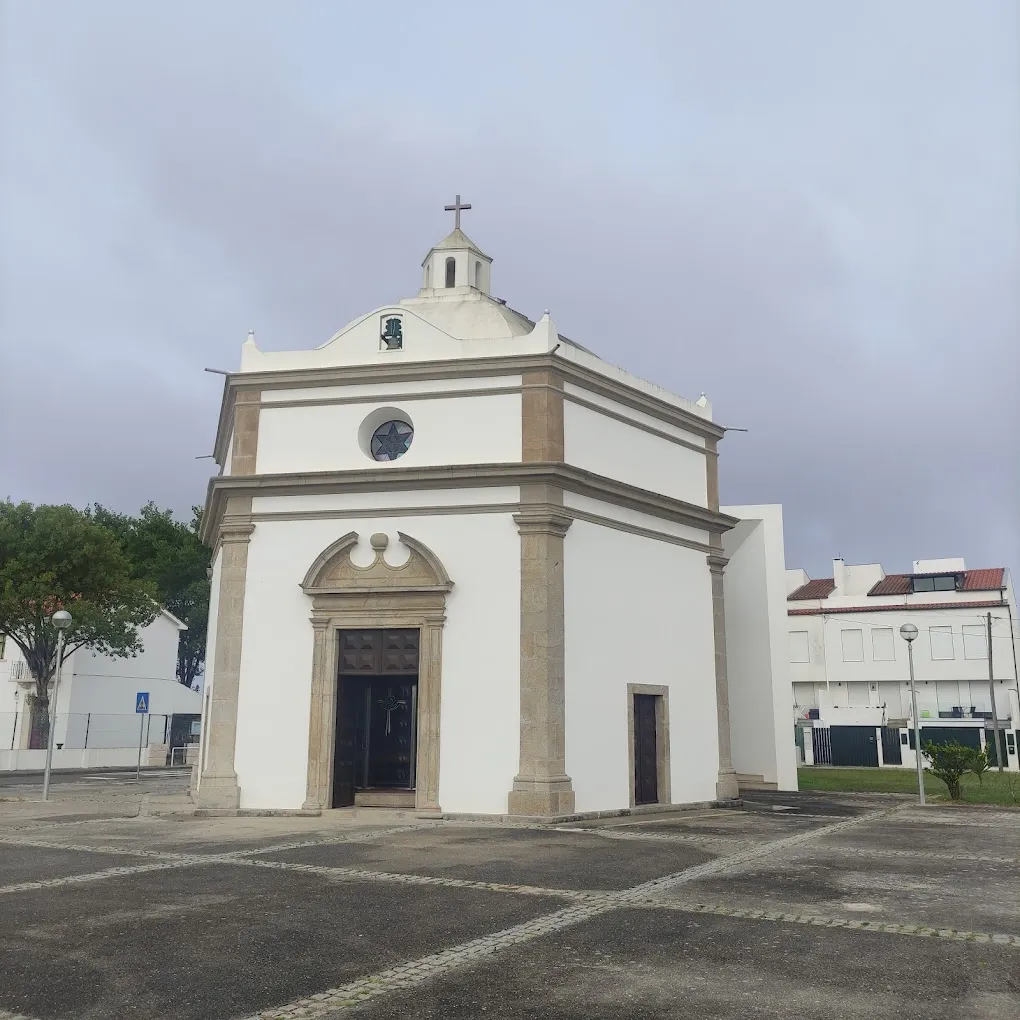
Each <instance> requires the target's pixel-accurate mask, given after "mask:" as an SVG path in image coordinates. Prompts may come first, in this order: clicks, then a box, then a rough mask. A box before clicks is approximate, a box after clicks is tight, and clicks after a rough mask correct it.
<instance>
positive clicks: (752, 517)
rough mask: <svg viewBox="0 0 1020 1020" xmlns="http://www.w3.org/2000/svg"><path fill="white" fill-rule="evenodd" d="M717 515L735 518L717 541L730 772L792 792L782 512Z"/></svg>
mask: <svg viewBox="0 0 1020 1020" xmlns="http://www.w3.org/2000/svg"><path fill="white" fill-rule="evenodd" d="M721 509H722V512H723V513H726V514H729V515H730V516H731V517H738V518H740V523H739V524H738V525H737V526H736V527H735V528H733V529H732V530H730V531H728V532H726V533H724V535H723V552H724V554H725V555H726V556H727V557H729V563H727V565H726V572H725V574H724V575H723V580H724V592H725V602H726V675H727V679H728V682H729V703H730V734H731V748H732V756H733V767H734V769H735V770H736V772H737V774H738V775H746V776H761V777H762V779H763V781H764V782H766V783H775V784H776V785H777V786H778V788H779V789H780V790H796V789H797V753H796V745H795V742H794V732H793V720H792V717H791V714H790V707H789V706H790V704H791V703H792V698H793V694H792V686H791V681H790V667H789V662H788V659H789V656H788V654H787V630H786V619H787V617H786V581H785V576H784V572H785V552H784V545H783V513H782V507H781V506H726V507H722V508H721Z"/></svg>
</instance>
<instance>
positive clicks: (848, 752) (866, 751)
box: [829, 726, 878, 768]
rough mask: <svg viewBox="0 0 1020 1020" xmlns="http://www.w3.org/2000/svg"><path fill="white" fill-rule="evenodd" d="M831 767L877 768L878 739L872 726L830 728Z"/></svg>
mask: <svg viewBox="0 0 1020 1020" xmlns="http://www.w3.org/2000/svg"><path fill="white" fill-rule="evenodd" d="M829 738H830V740H831V741H832V764H833V765H863V766H871V767H873V768H877V767H878V739H877V738H876V736H875V727H874V726H830V727H829Z"/></svg>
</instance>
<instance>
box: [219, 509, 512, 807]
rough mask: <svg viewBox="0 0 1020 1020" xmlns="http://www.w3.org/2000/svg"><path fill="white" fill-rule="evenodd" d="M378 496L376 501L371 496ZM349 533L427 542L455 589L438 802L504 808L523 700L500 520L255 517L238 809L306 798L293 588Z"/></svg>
mask: <svg viewBox="0 0 1020 1020" xmlns="http://www.w3.org/2000/svg"><path fill="white" fill-rule="evenodd" d="M376 498H377V500H381V497H379V496H378V495H377V497H376ZM348 531H356V532H358V534H359V535H360V536H362V541H361V543H360V544H359V546H358V548H357V549H356V551H355V556H354V559H355V562H357V563H361V564H366V563H369V562H371V557H372V552H371V549H370V548H369V547H368V538H369V536H370V535H372V534H374V533H376V532H385V533H386V534H387V535H389V536H390V547H389V549H388V550H387V558H388V559H389V561H390V562H392V563H394V564H396V563H399V562H402V561H403V559H405V558H406V555H407V552H406V550H405V549H404V548H403V547H402V546H401V545H400V544H399V543H398V539H397V532H398V531H403V532H405V533H407V534H408V535H411V536H413V537H414V538H415V539H417V540H418V541H420V542H423V543H424V544H425V545H426V546H428V547H429V548H430V549H431V550H432V551H433V552H434V553H435V554H436V556H438V557H439V559H440V560H441V561H442V563H443V565H444V566H445V567H446V569H447V571H448V573H449V575H450V577H451V578H452V580H453V582H454V589H453V591H452V592H451V594H450V595H449V596H448V598H447V611H446V612H447V622H446V626H445V628H444V633H443V675H442V715H441V747H440V790H439V798H440V805H441V806H442V808H443V809H444V810H445V811H453V812H481V813H503V812H505V811H506V796H507V793H508V792H509V790H510V787H511V785H512V783H513V777H514V775H515V774H516V771H517V763H518V744H519V728H518V719H519V715H520V712H519V699H520V665H519V663H520V644H519V619H520V544H519V537H518V534H517V528H516V526H515V525H514V523H513V520H512V518H511V517H510V515H509V514H508V513H483V514H448V515H437V516H432V517H424V516H409V517H400V516H375V517H373V516H369V515H366V516H365V517H364V518H354V519H350V518H348V519H344V520H308V521H278V522H277V521H269V522H267V521H262V522H259V523H258V524H257V525H256V528H255V532H254V533H253V535H252V537H251V543H250V545H249V552H248V582H247V588H246V592H245V606H244V648H243V652H242V657H241V685H240V695H239V702H238V720H237V731H238V736H237V745H236V752H235V767H236V771H237V775H238V783H239V785H240V788H241V806H242V807H243V808H267V807H275V808H281V807H282V808H294V807H300V806H301V804H302V803H304V799H305V784H306V777H307V755H308V714H309V701H310V684H311V671H312V628H311V623H310V621H309V617H310V615H311V600H310V599H309V598H308V596H306V595H305V594H304V593H303V592H302V591H301V589H300V587H299V585H300V581H301V579H302V578H303V577H304V574H305V572H306V571H307V569H308V567H309V566H310V565H311V563H312V562H313V560H314V559H315V557H316V556H318V554H319V553H320V552H321V551H322V550H323V549H325V548H326V547H327V546H328V545H330V543H332V542H334V541H335V540H336V539H337V538H339V537H340V536H341V535H343V534H346V533H347V532H348Z"/></svg>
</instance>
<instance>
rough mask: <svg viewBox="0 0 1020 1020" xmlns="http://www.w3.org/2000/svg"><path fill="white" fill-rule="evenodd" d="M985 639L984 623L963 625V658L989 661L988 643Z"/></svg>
mask: <svg viewBox="0 0 1020 1020" xmlns="http://www.w3.org/2000/svg"><path fill="white" fill-rule="evenodd" d="M985 637H986V635H985V626H984V624H983V623H965V624H964V625H963V657H964V658H965V659H987V658H988V642H987V641H986V640H985Z"/></svg>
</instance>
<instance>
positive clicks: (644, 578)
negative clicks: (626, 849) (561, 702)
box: [564, 506, 719, 811]
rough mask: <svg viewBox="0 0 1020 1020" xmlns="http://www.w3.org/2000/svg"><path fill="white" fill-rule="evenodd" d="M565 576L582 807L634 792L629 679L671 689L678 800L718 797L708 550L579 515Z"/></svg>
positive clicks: (571, 717) (571, 762)
mask: <svg viewBox="0 0 1020 1020" xmlns="http://www.w3.org/2000/svg"><path fill="white" fill-rule="evenodd" d="M603 512H604V513H605V514H606V515H610V514H611V513H612V508H611V507H608V506H606V507H604V510H603ZM703 540H706V539H704V538H703ZM564 585H565V605H564V609H565V622H566V635H565V641H566V767H567V774H568V775H569V776H570V777H571V778H572V779H573V783H574V791H575V797H576V807H577V810H578V811H597V810H607V809H613V808H621V807H622V808H625V807H627V806H628V804H629V803H630V796H631V788H632V784H633V773H632V766H631V762H630V759H629V752H628V736H629V734H628V719H627V714H628V713H627V684H628V683H647V684H660V685H666V686H668V687H669V689H670V692H669V708H670V723H669V729H670V759H671V794H672V800H673V802H674V803H677V804H683V803H692V802H697V801H708V800H714V799H715V784H716V779H717V773H718V761H719V757H718V754H719V749H718V739H717V726H716V707H715V650H714V640H713V630H712V587H711V578H710V575H709V570H708V565H707V563H706V561H705V554H704V553H701V552H697V551H694V550H691V549H687V548H684V547H683V546H677V545H671V544H668V543H665V542H660V541H656V540H653V539H649V538H644V537H642V536H640V535H634V534H629V533H627V532H621V531H616V530H612V529H610V528H605V527H600V526H598V525H595V524H590V523H588V522H586V521H574V523H573V524H572V525H571V527H570V530H569V531H568V532H567V537H566V539H565V553H564Z"/></svg>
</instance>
